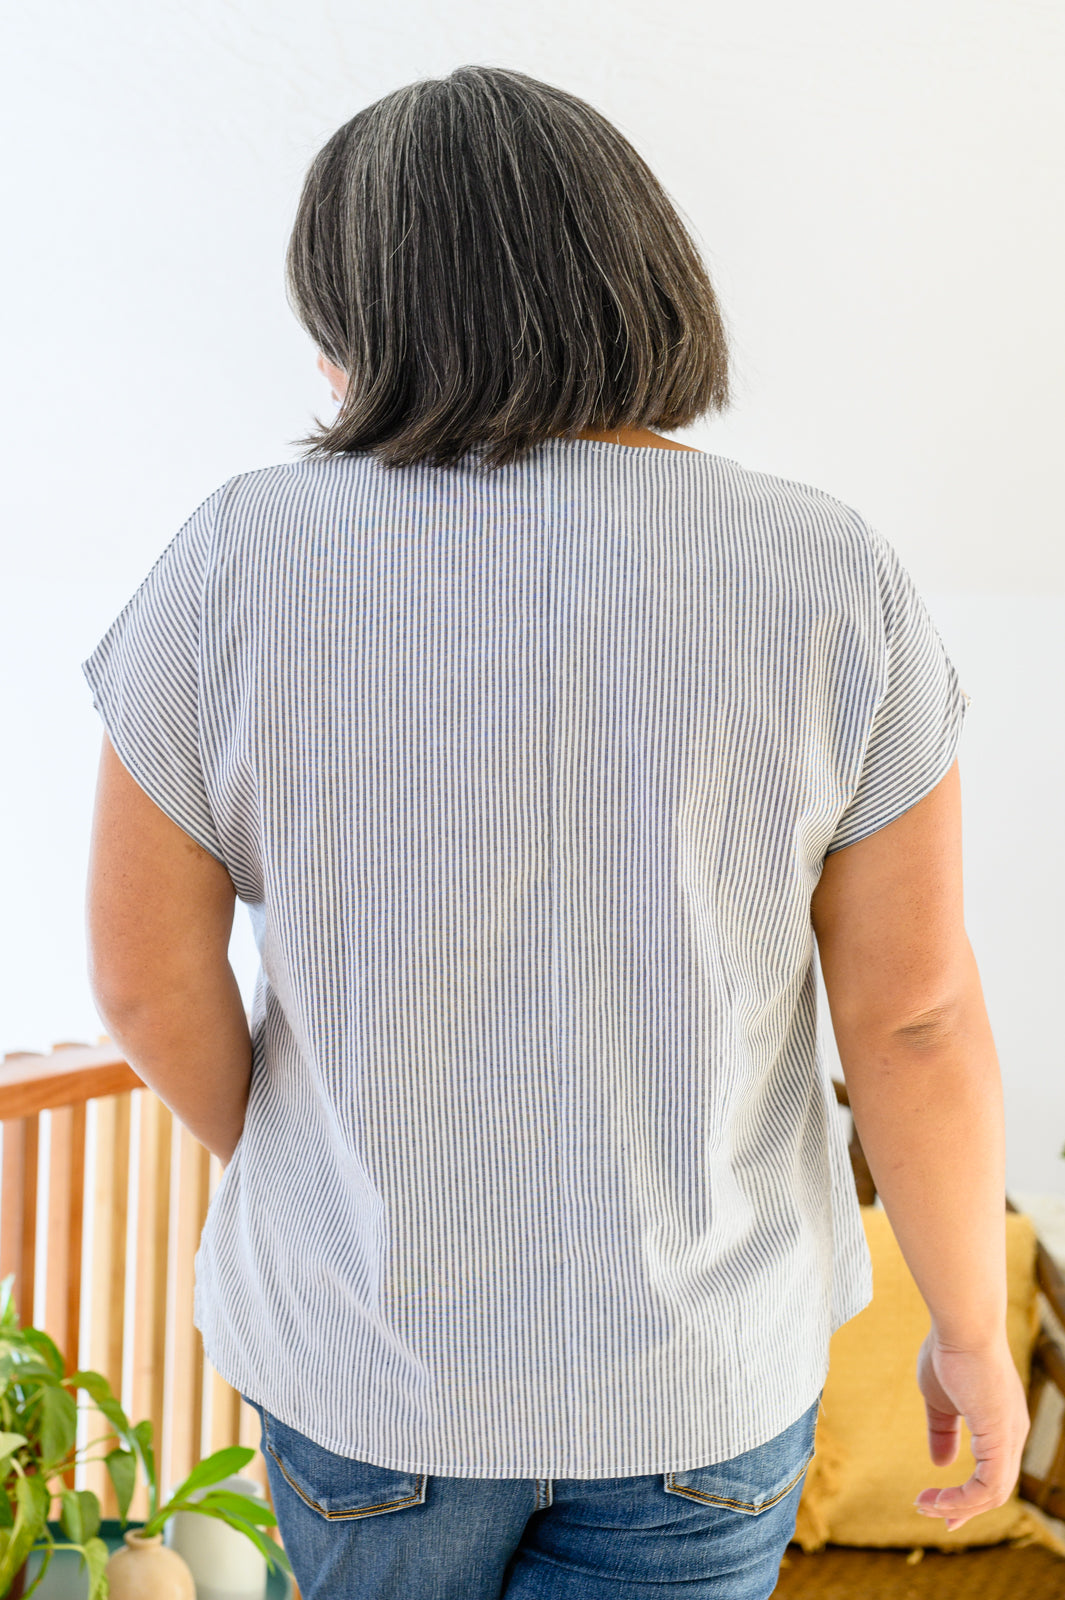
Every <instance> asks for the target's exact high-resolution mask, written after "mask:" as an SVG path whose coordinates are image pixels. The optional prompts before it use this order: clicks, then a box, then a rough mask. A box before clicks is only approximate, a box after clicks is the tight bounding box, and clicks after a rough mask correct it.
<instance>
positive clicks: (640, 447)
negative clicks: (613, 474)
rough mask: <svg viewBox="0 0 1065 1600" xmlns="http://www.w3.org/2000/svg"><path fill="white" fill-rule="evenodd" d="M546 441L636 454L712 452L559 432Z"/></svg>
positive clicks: (666, 454) (686, 454)
mask: <svg viewBox="0 0 1065 1600" xmlns="http://www.w3.org/2000/svg"><path fill="white" fill-rule="evenodd" d="M544 443H546V444H589V445H592V446H594V447H595V449H597V450H631V451H632V453H633V454H634V455H635V454H637V453H638V452H639V453H642V452H644V451H647V450H650V451H651V452H652V453H653V454H654V455H656V456H707V455H709V454H710V452H709V450H696V449H695V448H694V447H691V446H682V447H681V448H679V449H678V448H677V446H676V445H674V446H670V445H668V444H621V443H620V441H619V442H617V443H615V442H614V441H613V440H611V439H567V438H565V437H564V436H563V435H562V434H558V433H556V434H552V436H551V438H550V439H547V440H545V441H544Z"/></svg>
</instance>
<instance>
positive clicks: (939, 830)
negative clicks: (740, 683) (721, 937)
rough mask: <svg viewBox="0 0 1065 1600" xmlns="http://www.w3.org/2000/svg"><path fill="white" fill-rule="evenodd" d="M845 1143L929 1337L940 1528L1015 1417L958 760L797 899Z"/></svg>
mask: <svg viewBox="0 0 1065 1600" xmlns="http://www.w3.org/2000/svg"><path fill="white" fill-rule="evenodd" d="M810 913H811V920H812V922H813V928H814V934H815V936H816V938H817V946H818V955H819V959H820V963H821V973H822V976H823V978H824V983H825V991H826V993H827V996H828V1003H829V1010H830V1012H831V1016H832V1027H833V1032H834V1033H835V1037H836V1044H837V1046H838V1049H839V1056H840V1063H841V1066H842V1068H843V1076H844V1080H845V1082H846V1085H847V1096H848V1099H849V1101H850V1106H851V1111H852V1114H853V1116H854V1123H855V1127H856V1129H857V1133H858V1138H859V1139H860V1140H861V1144H862V1148H863V1150H864V1151H865V1155H866V1159H867V1161H868V1163H869V1170H870V1172H871V1173H872V1176H873V1181H874V1183H875V1184H876V1187H877V1192H878V1193H879V1195H880V1198H881V1200H882V1202H883V1205H884V1210H885V1211H886V1212H887V1215H888V1220H889V1222H890V1223H891V1227H892V1231H893V1233H894V1235H895V1237H896V1239H897V1240H898V1243H899V1247H900V1249H901V1251H902V1253H903V1256H904V1257H905V1259H906V1263H907V1265H908V1267H909V1269H910V1271H911V1273H912V1274H913V1277H914V1280H915V1282H916V1284H917V1287H918V1289H919V1290H920V1292H921V1295H922V1297H923V1298H924V1301H925V1303H926V1305H927V1306H928V1310H929V1314H930V1318H931V1330H930V1333H929V1336H928V1338H927V1340H926V1341H925V1344H924V1345H923V1346H922V1349H921V1353H920V1357H919V1360H918V1367H917V1381H918V1385H919V1387H920V1389H921V1393H922V1395H923V1396H924V1400H925V1404H926V1408H927V1413H928V1428H929V1451H930V1455H931V1458H932V1460H933V1462H934V1463H935V1464H936V1465H937V1466H941V1465H945V1464H946V1463H948V1462H950V1461H952V1460H953V1459H954V1457H955V1455H956V1454H957V1448H958V1443H959V1438H960V1418H961V1417H964V1418H965V1421H966V1424H967V1425H968V1428H969V1431H970V1434H971V1435H972V1449H973V1455H974V1459H975V1462H976V1468H975V1471H974V1473H973V1476H972V1477H971V1478H970V1479H969V1481H968V1482H967V1483H966V1484H964V1485H963V1486H958V1487H952V1488H950V1489H945V1490H941V1491H938V1504H936V1505H935V1506H934V1507H932V1506H931V1502H933V1501H936V1500H937V1491H936V1490H934V1489H928V1490H924V1491H923V1495H924V1501H923V1502H922V1506H923V1508H924V1509H929V1510H931V1514H932V1515H936V1516H948V1517H949V1518H950V1520H949V1521H948V1524H947V1526H948V1528H953V1527H959V1526H961V1524H962V1523H964V1522H966V1521H968V1519H969V1518H970V1517H973V1516H977V1515H978V1514H979V1513H980V1512H982V1511H988V1510H991V1509H993V1508H994V1507H996V1506H1000V1505H1003V1504H1004V1503H1005V1501H1006V1500H1007V1499H1008V1498H1009V1496H1010V1494H1011V1493H1012V1492H1013V1490H1014V1487H1015V1485H1016V1482H1017V1478H1018V1475H1019V1473H1020V1463H1021V1455H1022V1453H1023V1450H1024V1444H1025V1440H1026V1438H1027V1435H1028V1428H1029V1418H1028V1409H1027V1404H1026V1400H1025V1393H1024V1386H1023V1384H1022V1383H1021V1380H1020V1377H1019V1375H1018V1373H1017V1369H1016V1367H1015V1366H1014V1364H1013V1359H1012V1356H1011V1355H1010V1351H1009V1345H1008V1343H1007V1339H1006V1258H1005V1214H1006V1211H1005V1207H1006V1197H1005V1132H1004V1115H1003V1103H1002V1078H1001V1074H1000V1072H999V1065H998V1057H997V1055H996V1052H995V1043H994V1039H993V1038H992V1034H991V1026H990V1023H989V1021H988V1016H987V1010H986V1007H985V1005H984V997H983V990H982V988H981V984H980V975H979V972H978V971H977V967H976V960H975V957H974V955H973V951H972V947H971V945H970V944H969V940H968V937H967V935H966V932H965V923H964V917H963V909H962V854H961V783H960V778H959V774H958V764H957V762H955V763H954V765H953V766H952V767H951V769H950V771H949V772H948V773H947V775H946V777H945V778H944V779H943V780H942V781H941V782H940V783H939V784H938V785H937V786H936V788H935V789H933V790H932V792H931V793H930V794H928V795H926V796H925V798H924V799H923V800H920V801H918V803H917V804H916V805H915V806H912V807H911V808H910V810H909V811H906V812H904V813H903V814H902V816H900V817H898V818H896V820H895V821H894V822H891V823H889V824H888V825H887V826H886V827H884V828H881V829H879V830H878V831H877V832H876V833H873V834H870V835H869V836H868V837H866V838H865V839H861V840H859V841H858V842H857V843H856V844H852V845H847V846H846V847H845V848H843V849H842V850H836V851H834V852H833V853H832V854H831V855H829V856H827V857H826V858H825V862H824V865H823V868H822V873H821V878H820V880H819V882H818V885H817V888H816V890H815V891H814V894H813V897H812V900H811V905H810Z"/></svg>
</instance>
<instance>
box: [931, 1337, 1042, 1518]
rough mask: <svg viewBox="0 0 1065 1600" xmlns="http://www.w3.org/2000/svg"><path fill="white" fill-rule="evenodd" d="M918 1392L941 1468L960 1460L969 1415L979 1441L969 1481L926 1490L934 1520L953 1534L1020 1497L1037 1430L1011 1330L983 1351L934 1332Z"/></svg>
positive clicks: (974, 1442)
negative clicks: (950, 1343)
mask: <svg viewBox="0 0 1065 1600" xmlns="http://www.w3.org/2000/svg"><path fill="white" fill-rule="evenodd" d="M917 1387H918V1388H919V1389H920V1391H921V1393H922V1395H923V1396H924V1400H925V1405H926V1407H927V1410H928V1448H929V1454H930V1455H931V1457H932V1460H933V1462H934V1463H935V1465H936V1466H937V1467H943V1466H946V1465H947V1463H948V1462H950V1461H953V1460H954V1458H955V1456H956V1455H957V1453H958V1445H959V1444H960V1442H961V1419H962V1418H963V1417H964V1418H965V1422H966V1424H967V1426H968V1429H969V1432H970V1435H971V1436H972V1452H973V1458H974V1460H975V1462H976V1466H975V1468H974V1470H973V1474H972V1476H971V1477H970V1478H969V1480H968V1482H967V1483H964V1484H959V1485H952V1486H951V1487H949V1488H946V1489H922V1490H921V1493H920V1494H919V1495H918V1497H917V1499H916V1500H915V1501H914V1504H915V1506H916V1507H917V1509H918V1510H919V1511H922V1512H924V1513H925V1514H926V1515H927V1516H932V1517H946V1518H947V1531H948V1533H949V1532H951V1531H952V1530H953V1529H955V1528H960V1527H961V1526H962V1525H963V1524H964V1523H966V1522H968V1520H969V1518H970V1517H976V1516H979V1515H980V1513H981V1512H982V1511H993V1510H994V1509H995V1507H996V1506H1001V1505H1004V1504H1005V1503H1006V1501H1007V1500H1008V1499H1009V1497H1010V1495H1011V1494H1012V1493H1013V1490H1014V1488H1015V1486H1016V1483H1017V1479H1018V1477H1019V1476H1020V1470H1021V1456H1022V1455H1023V1453H1024V1446H1025V1443H1026V1441H1027V1438H1028V1431H1029V1427H1030V1419H1029V1416H1028V1402H1027V1399H1026V1397H1025V1393H1024V1385H1023V1384H1022V1382H1021V1379H1020V1375H1019V1374H1018V1372H1017V1368H1016V1367H1015V1366H1014V1364H1013V1357H1012V1355H1011V1354H1010V1348H1009V1344H1008V1343H1007V1341H1006V1335H1005V1333H1004V1332H1003V1333H1002V1334H1001V1335H1000V1336H999V1337H998V1338H996V1339H994V1340H992V1341H991V1342H990V1343H989V1344H987V1345H985V1346H983V1347H980V1348H973V1349H970V1350H958V1349H948V1348H946V1347H944V1346H943V1345H941V1344H940V1343H939V1342H938V1340H937V1339H936V1336H935V1332H934V1330H933V1331H932V1332H930V1333H929V1335H928V1337H927V1339H925V1341H924V1343H923V1345H922V1346H921V1350H920V1354H919V1355H918V1357H917Z"/></svg>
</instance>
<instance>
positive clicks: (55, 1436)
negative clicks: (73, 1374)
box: [37, 1379, 78, 1477]
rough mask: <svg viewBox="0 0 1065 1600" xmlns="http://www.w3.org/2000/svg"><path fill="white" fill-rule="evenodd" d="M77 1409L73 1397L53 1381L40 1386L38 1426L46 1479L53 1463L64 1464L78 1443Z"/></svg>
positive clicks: (56, 1381) (43, 1471) (43, 1470)
mask: <svg viewBox="0 0 1065 1600" xmlns="http://www.w3.org/2000/svg"><path fill="white" fill-rule="evenodd" d="M77 1436H78V1407H77V1402H76V1401H75V1400H74V1397H73V1395H69V1394H67V1391H66V1390H65V1389H63V1388H61V1387H60V1385H59V1382H58V1380H56V1379H53V1380H52V1381H51V1382H50V1383H46V1384H44V1385H42V1387H41V1413H40V1418H39V1421H38V1424H37V1437H38V1439H39V1441H40V1453H41V1461H42V1463H43V1467H42V1473H43V1476H45V1477H47V1476H48V1471H47V1469H48V1467H49V1466H50V1465H51V1464H52V1463H53V1462H59V1461H65V1460H66V1459H67V1457H68V1456H69V1455H70V1453H71V1451H72V1450H73V1449H74V1446H75V1444H76V1442H77Z"/></svg>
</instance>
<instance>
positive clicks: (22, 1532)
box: [0, 1472, 52, 1595]
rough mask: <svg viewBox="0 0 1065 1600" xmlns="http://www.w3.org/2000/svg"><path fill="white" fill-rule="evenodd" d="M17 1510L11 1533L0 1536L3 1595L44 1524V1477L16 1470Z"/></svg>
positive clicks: (49, 1499) (47, 1502)
mask: <svg viewBox="0 0 1065 1600" xmlns="http://www.w3.org/2000/svg"><path fill="white" fill-rule="evenodd" d="M15 1499H16V1501H17V1509H16V1512H15V1523H14V1527H13V1528H12V1530H11V1532H10V1533H9V1534H7V1535H5V1536H4V1548H3V1553H2V1554H0V1595H4V1594H7V1592H8V1590H9V1589H10V1588H11V1582H12V1579H13V1578H14V1576H15V1573H16V1572H17V1571H18V1569H19V1568H20V1567H21V1565H22V1563H23V1562H24V1561H25V1559H26V1557H27V1556H28V1555H29V1553H30V1550H31V1549H32V1548H33V1545H34V1543H35V1541H36V1540H37V1539H39V1538H40V1536H41V1533H42V1532H43V1530H44V1529H45V1528H46V1527H47V1525H48V1508H49V1506H50V1505H51V1503H52V1497H51V1495H50V1494H49V1493H48V1489H47V1487H46V1485H45V1483H44V1480H43V1479H42V1478H40V1477H38V1476H37V1475H36V1474H34V1475H33V1476H32V1477H31V1476H29V1475H28V1474H26V1473H22V1472H20V1473H19V1475H18V1477H17V1478H16V1480H15Z"/></svg>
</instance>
